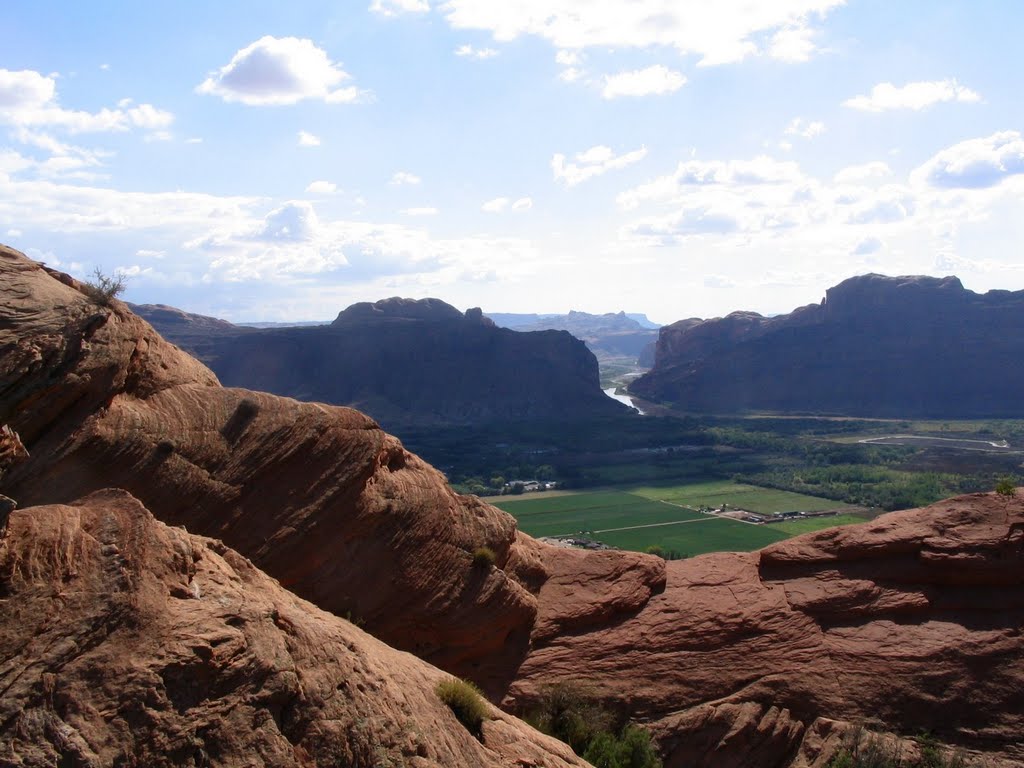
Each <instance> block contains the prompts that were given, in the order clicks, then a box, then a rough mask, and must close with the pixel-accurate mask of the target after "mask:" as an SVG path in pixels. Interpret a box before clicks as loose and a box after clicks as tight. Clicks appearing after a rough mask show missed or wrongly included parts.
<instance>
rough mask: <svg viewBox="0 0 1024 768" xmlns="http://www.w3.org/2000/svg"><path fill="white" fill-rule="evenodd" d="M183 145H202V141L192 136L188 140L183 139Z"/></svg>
mask: <svg viewBox="0 0 1024 768" xmlns="http://www.w3.org/2000/svg"><path fill="white" fill-rule="evenodd" d="M185 143H186V144H202V143H203V140H202V139H201V138H199V137H198V136H193V137H192V138H190V139H185Z"/></svg>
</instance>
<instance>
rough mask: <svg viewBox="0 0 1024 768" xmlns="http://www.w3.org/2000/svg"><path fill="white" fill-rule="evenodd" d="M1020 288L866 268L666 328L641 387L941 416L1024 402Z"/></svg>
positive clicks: (1009, 411)
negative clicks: (980, 288) (799, 296)
mask: <svg viewBox="0 0 1024 768" xmlns="http://www.w3.org/2000/svg"><path fill="white" fill-rule="evenodd" d="M1022 360H1024V291H1018V292H1016V293H1011V292H1009V291H989V292H988V293H986V294H983V295H981V294H976V293H973V292H971V291H968V290H965V289H964V287H963V286H962V285H961V283H960V281H959V280H958V279H957V278H955V277H946V278H930V277H883V276H881V275H863V276H860V277H855V278H851V279H849V280H846V281H844V282H843V283H841V284H840V285H837V286H835V287H833V288H830V289H829V290H828V291H827V293H826V296H825V299H824V300H823V301H822V302H821V304H820V305H809V306H806V307H802V308H800V309H797V310H795V311H793V312H792V313H790V314H788V315H781V316H778V317H762V316H761V315H758V314H756V313H752V312H735V313H733V314H731V315H728V316H727V317H724V318H716V319H713V320H703V321H702V320H695V319H691V320H683V321H680V322H678V323H674V324H673V325H670V326H666V327H665V328H663V329H662V331H661V335H660V337H659V340H658V346H657V351H656V355H655V365H654V368H653V369H652V370H651V371H650V372H649V373H648V374H646V375H645V376H643V377H641V378H639V379H637V380H636V381H635V382H633V383H632V384H631V385H630V391H631V392H633V393H634V394H636V395H638V396H640V397H644V398H647V399H650V400H656V401H660V402H671V403H674V404H676V405H678V406H679V407H681V408H684V409H686V410H689V411H697V412H738V411H749V410H767V411H783V412H785V411H789V412H800V413H833V414H846V415H858V416H876V417H894V418H909V417H914V416H934V417H941V418H953V417H975V416H1013V417H1016V416H1020V415H1021V414H1024V363H1022V362H1021V361H1022Z"/></svg>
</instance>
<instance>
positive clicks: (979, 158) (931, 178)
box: [912, 131, 1024, 189]
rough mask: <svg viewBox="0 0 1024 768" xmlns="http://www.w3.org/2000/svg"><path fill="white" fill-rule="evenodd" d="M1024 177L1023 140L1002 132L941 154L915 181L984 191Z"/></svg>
mask: <svg viewBox="0 0 1024 768" xmlns="http://www.w3.org/2000/svg"><path fill="white" fill-rule="evenodd" d="M1020 174H1024V137H1022V136H1021V134H1020V132H1019V131H1000V132H999V133H993V134H992V135H991V136H987V137H985V138H981V139H969V140H968V141H961V142H960V143H959V144H954V145H953V146H951V147H947V148H946V149H944V150H942V151H941V152H938V153H937V154H936V155H935V156H934V157H932V158H931V159H930V160H928V161H927V162H926V163H924V164H923V165H922V166H921V167H920V168H918V169H917V170H916V171H914V173H913V175H912V178H913V179H914V180H915V181H919V182H923V183H925V184H928V185H930V186H933V187H946V188H961V189H981V188H985V187H993V186H995V185H997V184H999V183H1000V182H1001V181H1003V180H1004V179H1006V178H1009V177H1010V176H1017V175H1020Z"/></svg>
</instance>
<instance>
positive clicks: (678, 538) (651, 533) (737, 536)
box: [593, 516, 789, 557]
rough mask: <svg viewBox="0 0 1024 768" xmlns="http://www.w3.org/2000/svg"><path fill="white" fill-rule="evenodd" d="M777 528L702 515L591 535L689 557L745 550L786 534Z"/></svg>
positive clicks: (617, 544) (620, 545)
mask: <svg viewBox="0 0 1024 768" xmlns="http://www.w3.org/2000/svg"><path fill="white" fill-rule="evenodd" d="M777 528H778V526H776V525H751V524H749V523H741V522H738V521H736V520H727V519H725V518H721V517H717V518H716V517H710V516H705V517H704V519H702V520H699V521H697V522H692V523H682V524H680V525H666V526H661V527H658V528H632V529H630V530H628V531H616V532H614V533H599V534H596V535H594V536H593V538H595V539H597V540H598V541H603V542H604V543H605V544H608V545H610V546H613V547H618V548H619V549H632V550H634V551H637V552H642V551H643V550H644V549H646V548H647V547H650V546H652V545H658V546H660V547H662V548H663V549H666V550H675V551H676V552H678V553H679V554H680V555H682V556H684V557H693V556H694V555H702V554H705V553H706V552H749V551H751V550H754V549H760V548H761V547H766V546H768V545H769V544H774V543H775V542H776V541H782V540H783V539H788V538H789V536H788V535H787V534H786V533H783V532H782V531H779V530H777Z"/></svg>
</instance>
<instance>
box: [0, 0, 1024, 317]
mask: <svg viewBox="0 0 1024 768" xmlns="http://www.w3.org/2000/svg"><path fill="white" fill-rule="evenodd" d="M1022 28H1024V6H1022V5H1021V4H1019V3H1018V2H1016V0H976V1H975V2H964V0H901V1H900V2H892V0H714V2H697V0H629V1H627V0H501V2H498V0H363V1H362V2H348V1H347V0H333V1H332V2H317V1H310V2H306V1H305V0H299V1H298V2H292V3H284V2H280V0H275V2H273V3H270V2H259V1H258V0H246V2H229V1H228V0H220V1H218V2H215V3H211V2H202V3H195V2H188V1H187V0H181V1H179V2H173V3H172V2H153V3H124V2H115V1H114V0H94V1H93V2H79V0H63V1H60V0H58V1H55V2H48V3H40V2H35V1H34V0H31V1H30V0H7V2H5V3H4V12H3V18H2V20H0V30H2V31H3V39H4V50H3V55H2V57H0V241H2V242H5V243H7V244H10V245H12V246H14V247H16V248H19V249H21V250H23V251H25V252H27V253H28V254H29V255H31V256H32V257H33V258H36V259H40V260H42V261H45V262H47V263H49V264H51V265H57V266H59V267H60V268H62V269H64V270H66V271H68V272H71V273H72V274H74V275H76V276H85V275H88V274H89V273H91V272H92V270H93V269H95V268H97V267H98V268H100V269H102V270H103V271H105V272H114V271H120V272H123V273H125V274H126V275H127V276H128V277H129V289H128V291H127V293H126V296H125V298H127V299H129V300H131V301H137V302H161V303H166V304H173V305H177V306H180V307H183V308H186V309H189V310H191V311H196V312H202V313H205V314H213V315H217V316H221V317H226V318H228V319H232V320H307V319H329V318H332V317H333V316H334V315H335V314H336V313H337V312H338V310H340V309H342V308H343V307H345V306H347V305H348V304H350V303H352V302H354V301H366V300H376V299H379V298H384V297H387V296H394V295H400V296H411V297H416V298H420V297H425V296H436V297H439V298H442V299H444V300H446V301H448V302H450V303H452V304H454V305H456V306H458V307H460V308H462V309H465V308H468V307H471V306H481V307H483V308H484V310H485V311H504V312H509V311H513V312H514V311H518V312H535V311H545V312H565V311H568V310H569V309H579V310H585V311H590V312H608V311H618V310H620V309H624V310H626V311H631V312H647V313H648V315H649V316H650V317H651V318H652V319H654V320H657V321H660V322H671V321H674V320H677V319H680V318H682V317H690V316H704V317H709V316H715V315H721V314H724V313H727V312H729V311H732V310H734V309H754V310H758V311H761V312H765V313H775V312H783V311H788V310H790V309H792V308H793V307H795V306H798V305H801V304H806V303H810V302H813V301H818V300H820V298H821V296H822V295H823V293H824V290H825V288H827V287H828V286H830V285H833V284H835V283H836V282H838V281H840V280H842V279H844V278H846V277H849V276H851V275H855V274H860V273H864V272H881V273H884V274H931V275H946V274H956V275H958V276H960V278H961V279H962V280H963V282H964V284H965V285H966V286H967V287H968V288H971V289H973V290H978V291H984V290H988V289H991V288H1009V289H1022V288H1024V254H1022V252H1021V243H1022V242H1024V136H1022V131H1024V100H1022V99H1021V98H1020V90H1021V74H1020V73H1021V72H1022V71H1024V54H1022V52H1021V51H1022V46H1021V45H1020V41H1019V31H1020V29H1022Z"/></svg>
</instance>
